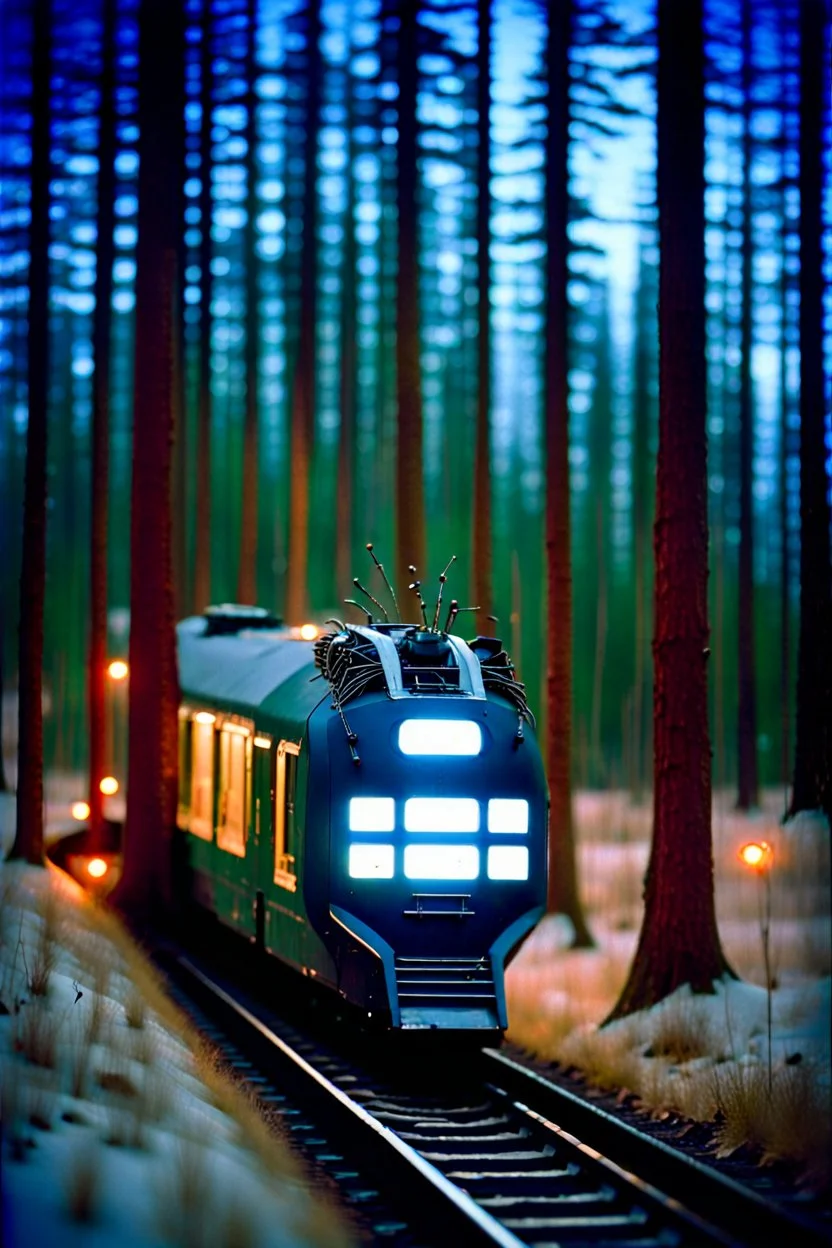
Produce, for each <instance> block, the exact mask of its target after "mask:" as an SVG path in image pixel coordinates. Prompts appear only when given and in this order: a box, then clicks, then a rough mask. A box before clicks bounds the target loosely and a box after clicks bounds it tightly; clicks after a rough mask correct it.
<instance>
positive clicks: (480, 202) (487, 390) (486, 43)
mask: <svg viewBox="0 0 832 1248" xmlns="http://www.w3.org/2000/svg"><path fill="white" fill-rule="evenodd" d="M477 12H478V40H479V43H478V47H477V162H478V163H477V322H478V357H477V433H476V443H475V447H474V532H473V541H472V551H473V559H472V563H473V586H472V588H473V602H474V604H475V605H476V606H478V607H480V609H481V610H480V615H479V619H480V620H482V621H483V625H484V626H485V621H486V620H487V619H488V617H489V616H490V615H491V614H492V613H493V609H494V602H493V582H492V574H491V561H492V541H491V252H490V249H491V0H478V4H477ZM486 627H487V628H488V631H489V632H491V631H493V630H492V629H491V628H490V626H486Z"/></svg>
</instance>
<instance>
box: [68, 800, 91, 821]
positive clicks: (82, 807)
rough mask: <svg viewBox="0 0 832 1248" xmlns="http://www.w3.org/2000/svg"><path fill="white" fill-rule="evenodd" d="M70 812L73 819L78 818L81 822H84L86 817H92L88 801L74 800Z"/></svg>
mask: <svg viewBox="0 0 832 1248" xmlns="http://www.w3.org/2000/svg"><path fill="white" fill-rule="evenodd" d="M70 814H71V815H72V818H73V819H77V820H78V822H79V823H83V822H84V820H85V819H89V817H90V807H89V803H88V802H73V803H72V806H71V807H70Z"/></svg>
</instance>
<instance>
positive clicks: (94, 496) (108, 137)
mask: <svg viewBox="0 0 832 1248" xmlns="http://www.w3.org/2000/svg"><path fill="white" fill-rule="evenodd" d="M114 86H115V0H104V8H103V28H102V36H101V106H100V107H101V113H100V116H101V121H100V126H101V129H100V131H99V137H98V207H97V211H96V238H97V243H96V268H95V312H94V315H93V326H92V350H93V362H94V366H95V373H94V376H93V396H92V450H91V470H92V471H91V490H90V625H89V628H90V635H89V667H88V670H87V700H88V706H89V743H90V745H89V772H88V788H87V791H88V794H89V796H88V802H89V808H90V820H89V850H90V852H93V851H94V850H96V849H101V848H103V845H104V811H103V799H102V795H101V787H100V786H101V780H102V778H103V777H104V775H105V774H106V771H105V769H106V768H108V767H110V766H111V765H112V763H113V762H114V760H113V759H112V758H107V757H106V740H107V528H108V512H109V507H108V496H109V481H110V326H111V323H112V312H111V307H110V301H111V299H112V293H113V257H114V245H113V225H114V221H115V154H116V108H115V100H114V98H113V89H114Z"/></svg>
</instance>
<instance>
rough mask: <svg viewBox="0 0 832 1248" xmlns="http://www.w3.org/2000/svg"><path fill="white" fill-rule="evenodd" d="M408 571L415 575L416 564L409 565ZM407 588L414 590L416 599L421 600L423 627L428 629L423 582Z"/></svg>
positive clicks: (414, 582) (416, 582)
mask: <svg viewBox="0 0 832 1248" xmlns="http://www.w3.org/2000/svg"><path fill="white" fill-rule="evenodd" d="M407 570H408V572H411V573H413V574H414V575H415V573H416V566H415V564H412V563H410V564H408V567H407ZM407 588H408V589H412V590H413V592H414V594H415V595H416V597H417V598H418V599H419V606H420V607H421V609H422V624H423V626H424V627H425V628H427V626H428V615H427V609H426V607H425V603H424V599H423V598H422V582H421V581H413V582H412V583H411V584H410V585H408V587H407Z"/></svg>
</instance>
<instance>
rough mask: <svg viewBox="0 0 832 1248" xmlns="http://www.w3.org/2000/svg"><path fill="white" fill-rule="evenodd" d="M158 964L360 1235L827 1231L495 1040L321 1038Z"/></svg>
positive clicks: (622, 1243) (647, 1239)
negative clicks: (453, 1049)
mask: <svg viewBox="0 0 832 1248" xmlns="http://www.w3.org/2000/svg"><path fill="white" fill-rule="evenodd" d="M160 966H161V968H162V969H163V971H164V972H165V974H166V975H167V977H168V980H169V982H170V984H171V990H172V992H173V995H174V996H175V997H176V998H177V999H178V1001H179V1003H180V1005H181V1006H182V1007H183V1008H184V1009H185V1010H186V1011H187V1012H188V1013H190V1014H191V1016H192V1017H193V1018H194V1021H195V1022H196V1024H197V1026H198V1027H199V1028H200V1029H201V1030H202V1031H203V1032H205V1033H206V1034H207V1036H208V1038H209V1039H210V1040H212V1041H213V1042H214V1043H215V1044H216V1045H217V1047H218V1048H219V1049H220V1051H221V1053H222V1054H223V1056H224V1057H225V1060H226V1061H227V1063H228V1065H229V1066H230V1067H231V1068H232V1070H235V1071H236V1073H237V1074H238V1076H239V1077H241V1078H242V1079H244V1080H245V1081H246V1082H248V1084H249V1085H250V1086H251V1088H252V1089H253V1090H254V1091H255V1092H256V1094H257V1095H258V1096H259V1097H260V1099H261V1101H262V1103H263V1105H264V1107H265V1108H268V1109H269V1110H270V1111H272V1112H273V1113H275V1114H276V1115H277V1117H278V1118H279V1119H280V1120H282V1122H283V1125H284V1127H285V1128H286V1130H287V1133H288V1134H289V1135H290V1137H291V1138H292V1140H293V1142H297V1143H298V1145H299V1148H300V1151H301V1153H303V1154H305V1156H306V1157H307V1159H308V1160H309V1161H310V1162H311V1164H312V1166H313V1168H314V1170H315V1171H316V1172H317V1173H318V1174H320V1175H321V1176H322V1180H323V1181H324V1182H326V1183H328V1184H330V1185H333V1186H334V1187H337V1189H338V1191H339V1192H340V1194H341V1196H342V1198H343V1202H344V1204H345V1205H346V1207H347V1209H348V1210H350V1212H351V1216H352V1219H353V1221H354V1222H355V1224H356V1226H357V1228H358V1232H359V1236H360V1238H361V1239H362V1240H364V1241H365V1242H368V1241H369V1242H376V1243H380V1242H392V1243H395V1244H396V1245H401V1248H405V1245H407V1246H409V1245H424V1246H425V1248H434V1246H437V1248H440V1246H443V1245H446V1244H447V1245H450V1244H453V1245H455V1248H459V1245H469V1244H470V1245H485V1244H489V1245H500V1246H501V1248H521V1245H528V1246H533V1248H554V1246H555V1245H557V1246H558V1248H671V1246H673V1248H693V1246H694V1245H695V1246H700V1245H711V1244H715V1245H716V1244H721V1245H734V1246H735V1248H740V1246H748V1248H751V1246H752V1245H753V1246H754V1248H756V1246H757V1245H763V1246H765V1245H772V1248H773V1246H775V1245H776V1246H778V1248H780V1246H783V1248H786V1246H788V1248H816V1245H817V1246H820V1245H822V1244H827V1245H828V1244H829V1243H830V1240H829V1237H828V1234H827V1233H825V1231H824V1228H822V1227H817V1226H815V1225H813V1224H810V1223H809V1222H807V1221H806V1220H805V1219H801V1218H800V1217H798V1216H795V1215H794V1214H793V1213H792V1212H791V1211H788V1210H784V1209H782V1208H780V1207H779V1206H777V1205H775V1204H773V1203H772V1202H771V1201H768V1200H765V1199H764V1198H762V1197H760V1196H758V1195H756V1194H754V1193H750V1192H748V1191H747V1190H746V1189H745V1188H743V1187H741V1186H740V1185H739V1184H737V1183H734V1182H731V1181H730V1180H726V1179H724V1178H723V1177H722V1176H721V1175H719V1174H718V1173H715V1172H714V1171H712V1170H710V1169H709V1168H708V1167H706V1166H703V1165H696V1164H692V1163H691V1162H689V1161H688V1160H687V1159H685V1158H683V1157H680V1156H679V1155H678V1154H676V1153H675V1152H674V1150H672V1149H670V1148H668V1147H667V1146H663V1145H661V1144H657V1143H656V1142H655V1141H650V1140H645V1138H644V1137H643V1136H642V1135H641V1133H639V1132H637V1131H634V1130H633V1129H632V1128H627V1127H626V1126H622V1124H621V1123H620V1122H617V1121H616V1120H615V1119H613V1118H612V1117H611V1116H609V1115H606V1114H603V1113H600V1112H599V1111H598V1110H596V1109H594V1108H593V1107H591V1106H587V1105H586V1104H585V1103H584V1102H582V1101H581V1099H580V1098H578V1097H575V1096H572V1097H570V1096H569V1095H568V1094H566V1093H564V1092H563V1091H562V1090H561V1089H558V1088H556V1087H554V1086H553V1085H551V1084H550V1083H548V1082H547V1081H546V1080H545V1079H543V1078H542V1077H541V1076H540V1075H538V1074H535V1072H534V1071H530V1070H529V1069H528V1068H527V1067H525V1066H523V1065H521V1064H520V1063H518V1062H517V1061H515V1060H514V1059H513V1058H512V1057H511V1056H510V1055H507V1054H505V1053H503V1052H501V1051H499V1050H488V1049H486V1050H482V1051H481V1052H479V1051H478V1052H473V1053H471V1052H469V1053H467V1054H465V1055H464V1056H463V1055H459V1054H457V1055H455V1056H454V1055H451V1056H448V1055H447V1053H446V1052H445V1051H444V1050H441V1049H439V1048H435V1047H434V1048H433V1049H432V1050H429V1049H426V1048H424V1047H422V1046H421V1045H419V1044H418V1040H417V1045H416V1046H415V1047H414V1046H412V1045H410V1046H408V1045H406V1044H404V1043H402V1041H404V1040H408V1039H411V1038H410V1037H400V1038H399V1037H397V1038H396V1039H397V1040H399V1041H400V1042H399V1043H397V1044H395V1045H394V1044H393V1043H392V1041H391V1040H387V1041H386V1042H385V1043H383V1044H379V1043H377V1042H376V1041H374V1040H373V1039H371V1038H369V1037H367V1036H366V1035H365V1036H361V1037H359V1038H358V1043H357V1044H356V1043H354V1041H355V1039H356V1033H355V1032H353V1031H350V1029H348V1028H343V1027H342V1028H341V1032H340V1033H339V1034H338V1035H337V1038H336V1041H335V1043H334V1044H333V1043H332V1034H333V1025H334V1026H337V1021H335V1020H334V1016H332V1017H330V1018H329V1019H328V1020H324V1022H323V1025H320V1024H319V1025H318V1026H315V1027H314V1028H310V1027H309V1026H308V1025H307V1022H306V1020H305V1019H304V1020H303V1022H302V1025H300V1026H299V1025H298V1024H297V1020H296V1019H291V1020H290V1021H287V1019H286V1018H285V1017H283V1016H282V1015H283V1010H282V1009H281V1012H280V1015H278V1014H277V1013H276V1012H275V1010H274V1007H273V1006H272V1005H271V1004H268V1005H267V1004H264V1003H263V1002H262V1001H261V1000H259V999H258V998H256V997H254V996H252V995H251V994H250V993H246V992H242V993H241V991H240V989H239V988H238V987H237V985H236V977H235V980H234V982H233V983H231V982H230V981H229V980H228V979H225V978H223V974H222V972H221V971H216V970H214V969H213V968H212V967H210V966H209V965H208V964H201V963H200V964H198V963H197V961H196V960H195V959H194V958H193V956H192V955H184V954H181V953H176V952H174V951H173V950H170V949H169V950H168V952H166V953H165V954H164V955H163V956H162V957H161V958H160ZM290 1012H291V1011H290ZM313 1032H314V1035H313ZM321 1032H324V1033H328V1039H326V1040H323V1039H320V1038H318V1036H320V1034H321ZM413 1039H417V1038H415V1037H414V1038H413ZM342 1041H343V1043H342ZM429 1059H432V1063H431V1061H430V1060H429ZM287 1089H290V1090H291V1091H290V1094H288V1095H287ZM694 1210H695V1211H697V1212H694ZM702 1211H706V1212H705V1215H704V1216H702Z"/></svg>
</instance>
